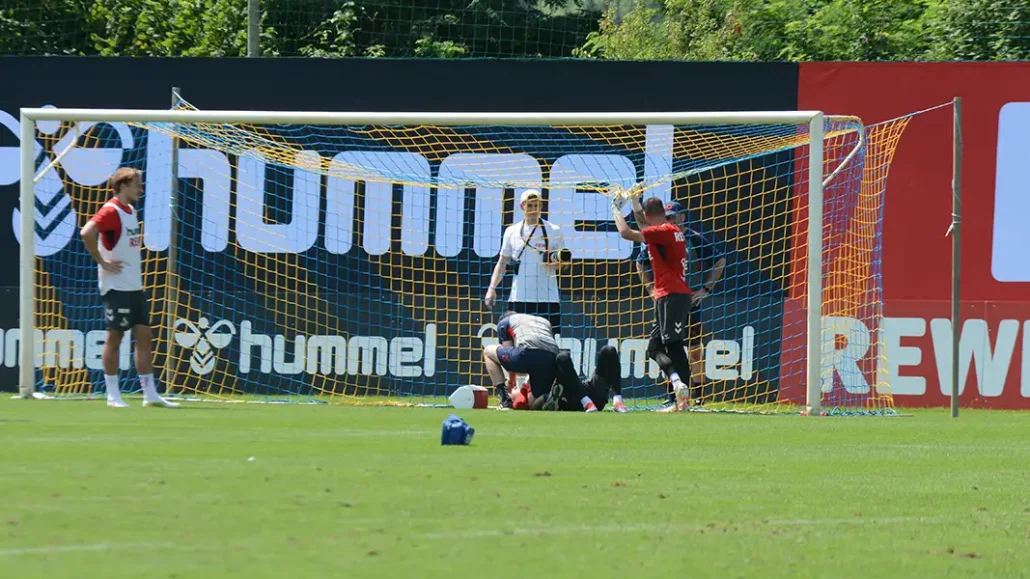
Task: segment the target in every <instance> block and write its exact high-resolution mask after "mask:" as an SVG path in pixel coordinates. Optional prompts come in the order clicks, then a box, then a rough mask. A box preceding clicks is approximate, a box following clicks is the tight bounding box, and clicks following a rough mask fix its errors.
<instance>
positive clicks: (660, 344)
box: [612, 197, 693, 410]
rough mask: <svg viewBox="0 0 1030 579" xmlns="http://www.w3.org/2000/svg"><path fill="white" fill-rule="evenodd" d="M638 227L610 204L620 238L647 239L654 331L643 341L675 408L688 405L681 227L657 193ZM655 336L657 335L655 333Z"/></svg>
mask: <svg viewBox="0 0 1030 579" xmlns="http://www.w3.org/2000/svg"><path fill="white" fill-rule="evenodd" d="M643 207H644V211H643V217H644V223H646V224H647V227H645V228H644V229H643V231H636V230H634V229H631V228H630V226H629V224H627V223H626V218H625V217H623V216H622V209H621V207H619V206H618V204H613V206H612V213H613V214H614V216H615V225H616V227H618V229H619V235H620V236H621V237H622V238H623V239H627V240H630V241H635V242H639V243H647V251H648V254H649V255H650V256H651V268H652V270H653V271H654V297H655V329H656V330H657V332H656V333H655V332H653V333H652V335H651V340H650V341H649V342H648V345H647V353H648V356H650V357H651V359H653V360H654V361H655V362H657V363H658V366H659V367H660V368H661V369H662V372H664V373H665V375H666V376H668V377H669V382H671V383H672V386H673V389H674V391H675V392H676V408H677V409H679V410H685V409H686V408H687V407H688V406H689V404H690V391H689V389H688V388H687V385H686V384H685V383H684V382H683V379H682V377H689V376H690V359H689V358H688V357H687V354H686V352H685V351H684V349H683V346H684V341H685V340H686V339H687V338H688V336H689V334H690V326H691V319H690V318H691V311H692V309H693V300H692V296H691V291H690V286H689V285H688V284H687V247H686V244H685V243H684V241H685V237H684V235H683V231H682V230H681V229H680V228H679V227H677V226H676V224H675V223H669V222H667V221H666V219H665V204H664V203H663V202H662V200H661V199H659V198H657V197H651V198H650V199H648V200H647V201H644V206H643ZM656 334H657V335H656Z"/></svg>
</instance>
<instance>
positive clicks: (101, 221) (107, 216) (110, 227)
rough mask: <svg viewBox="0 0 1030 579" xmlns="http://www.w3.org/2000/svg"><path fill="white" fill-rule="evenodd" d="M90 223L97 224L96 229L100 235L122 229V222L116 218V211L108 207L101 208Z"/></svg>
mask: <svg viewBox="0 0 1030 579" xmlns="http://www.w3.org/2000/svg"><path fill="white" fill-rule="evenodd" d="M90 221H92V222H93V223H96V224H97V229H99V230H100V233H111V232H114V231H118V230H119V229H121V227H122V220H121V217H119V216H118V210H117V209H115V208H114V207H111V206H110V205H104V206H103V207H101V208H100V211H97V214H96V215H94V216H93V219H90Z"/></svg>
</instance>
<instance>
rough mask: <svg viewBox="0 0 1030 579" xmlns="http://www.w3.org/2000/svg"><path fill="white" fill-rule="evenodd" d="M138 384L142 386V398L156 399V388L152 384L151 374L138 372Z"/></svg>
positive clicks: (152, 377)
mask: <svg viewBox="0 0 1030 579" xmlns="http://www.w3.org/2000/svg"><path fill="white" fill-rule="evenodd" d="M139 385H140V386H142V387H143V398H144V399H146V400H157V399H158V398H160V396H158V395H157V388H156V387H155V386H154V375H153V374H140V375H139Z"/></svg>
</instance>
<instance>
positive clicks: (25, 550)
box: [0, 543, 173, 557]
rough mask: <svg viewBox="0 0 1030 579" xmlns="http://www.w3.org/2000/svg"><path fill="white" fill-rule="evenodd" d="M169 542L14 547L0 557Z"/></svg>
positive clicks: (160, 545) (143, 546) (0, 551)
mask: <svg viewBox="0 0 1030 579" xmlns="http://www.w3.org/2000/svg"><path fill="white" fill-rule="evenodd" d="M172 546H173V545H172V544H171V543H116V544H111V543H97V544H93V545H51V546H49V547H16V548H14V549H0V557H17V556H18V555H52V554H56V553H79V552H90V551H114V550H115V549H150V548H168V547H172Z"/></svg>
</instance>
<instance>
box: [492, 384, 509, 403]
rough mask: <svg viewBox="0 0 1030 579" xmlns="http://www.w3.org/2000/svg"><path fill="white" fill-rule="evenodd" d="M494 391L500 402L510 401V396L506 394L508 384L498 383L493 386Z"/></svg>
mask: <svg viewBox="0 0 1030 579" xmlns="http://www.w3.org/2000/svg"><path fill="white" fill-rule="evenodd" d="M494 389H495V390H496V391H497V397H498V398H500V399H501V400H510V399H511V396H510V395H509V394H508V383H507V382H498V383H497V384H494Z"/></svg>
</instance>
